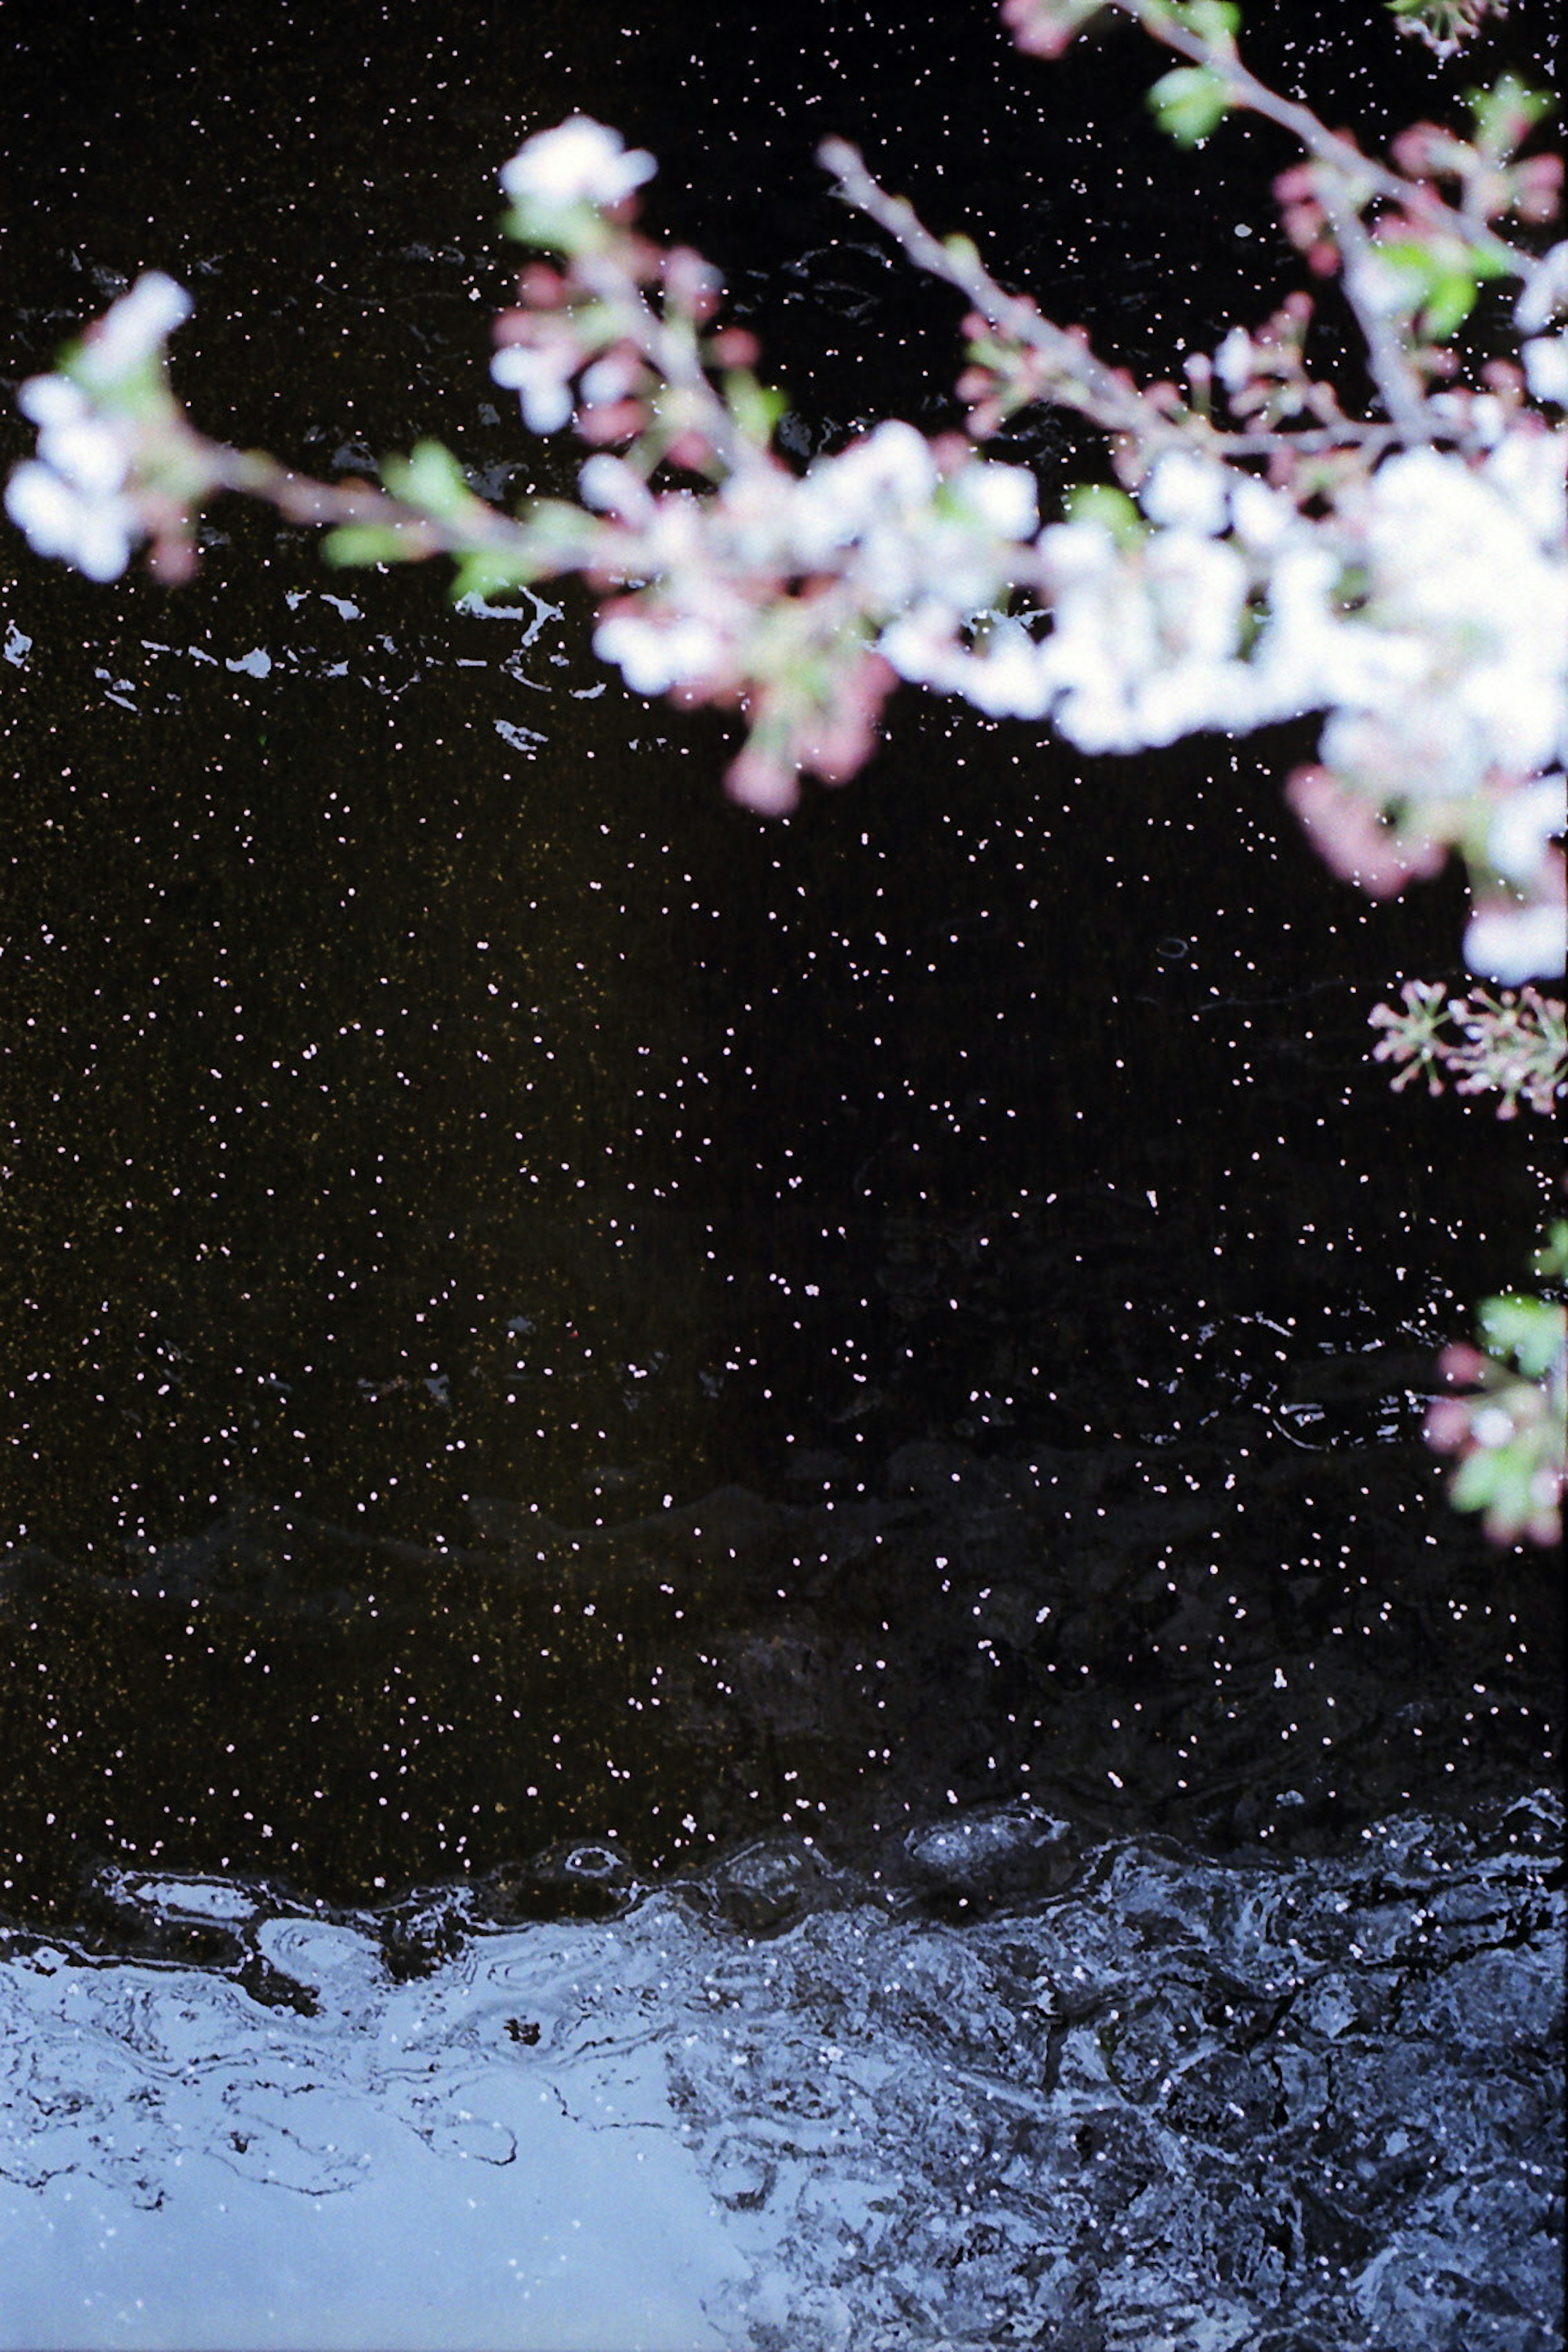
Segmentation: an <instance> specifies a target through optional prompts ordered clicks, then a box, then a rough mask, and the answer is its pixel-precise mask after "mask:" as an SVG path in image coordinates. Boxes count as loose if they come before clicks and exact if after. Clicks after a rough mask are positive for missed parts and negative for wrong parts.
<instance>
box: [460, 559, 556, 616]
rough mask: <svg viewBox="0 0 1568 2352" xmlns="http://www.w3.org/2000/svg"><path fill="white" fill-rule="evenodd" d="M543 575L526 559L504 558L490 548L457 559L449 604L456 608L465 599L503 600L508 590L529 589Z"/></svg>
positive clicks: (541, 569) (534, 563)
mask: <svg viewBox="0 0 1568 2352" xmlns="http://www.w3.org/2000/svg"><path fill="white" fill-rule="evenodd" d="M543 571H544V566H543V565H542V563H541V562H537V561H536V560H535V559H533V558H532V557H530V556H522V555H514V556H506V555H500V554H498V553H497V552H496V551H495V550H494V549H493V548H485V549H480V550H476V551H474V552H473V553H471V554H468V555H465V556H463V557H461V558H460V559H459V561H458V565H457V569H456V571H455V572H454V574H453V578H452V601H453V603H454V604H460V603H461V601H462V599H463V598H464V597H465V596H478V597H479V598H480V600H481V601H488V599H489V598H490V597H491V596H504V595H505V594H506V593H507V591H508V590H509V589H511V588H527V587H531V585H532V583H533V582H534V581H535V580H537V579H539V578H540V577H541V576H542V572H543Z"/></svg>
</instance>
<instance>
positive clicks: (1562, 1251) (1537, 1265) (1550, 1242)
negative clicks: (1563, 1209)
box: [1530, 1217, 1568, 1282]
mask: <svg viewBox="0 0 1568 2352" xmlns="http://www.w3.org/2000/svg"><path fill="white" fill-rule="evenodd" d="M1530 1266H1531V1273H1532V1274H1538V1275H1539V1276H1541V1279H1542V1282H1551V1281H1552V1280H1553V1279H1556V1280H1559V1281H1560V1280H1561V1279H1562V1277H1563V1276H1564V1275H1568V1219H1564V1218H1562V1217H1554V1218H1553V1219H1552V1223H1551V1224H1550V1225H1548V1227H1547V1228H1546V1239H1545V1242H1544V1243H1543V1244H1542V1247H1541V1248H1540V1249H1538V1250H1537V1251H1536V1253H1535V1255H1534V1256H1533V1257H1532V1258H1531V1261H1530Z"/></svg>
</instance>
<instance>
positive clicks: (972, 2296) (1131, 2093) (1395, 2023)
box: [0, 1800, 1563, 2352]
mask: <svg viewBox="0 0 1568 2352" xmlns="http://www.w3.org/2000/svg"><path fill="white" fill-rule="evenodd" d="M1032 1826H1035V1825H1032V1824H1030V1823H1028V1822H1026V1821H1025V1820H1024V1818H1023V1817H1022V1816H1020V1815H1018V1814H1017V1813H1016V1812H1015V1814H1014V1815H1013V1816H1012V1817H1011V1819H1010V1820H1008V1821H1001V1820H998V1819H997V1818H996V1817H994V1816H993V1817H990V1818H984V1817H982V1818H978V1819H977V1818H975V1817H973V1816H970V1817H966V1818H964V1819H963V1820H962V1821H960V1822H957V1823H955V1824H954V1825H953V1826H952V1828H951V1829H949V1830H948V1831H947V1832H945V1833H944V1837H943V1840H942V1841H941V1852H940V1853H932V1852H931V1850H930V1849H931V1840H930V1839H927V1840H926V1841H924V1842H923V1843H924V1846H925V1848H926V1851H925V1852H924V1853H922V1854H921V1855H920V1856H918V1857H916V1860H917V1864H918V1870H917V1874H918V1875H920V1876H921V1877H922V1878H923V1881H924V1885H925V1890H926V1892H925V1899H924V1900H923V1901H922V1900H921V1897H920V1896H919V1895H916V1894H914V1893H913V1892H912V1891H911V1889H910V1887H909V1886H908V1885H905V1886H904V1887H903V1888H902V1890H901V1891H900V1892H898V1893H890V1892H889V1890H888V1888H887V1887H886V1886H885V1885H884V1884H881V1883H879V1881H877V1880H868V1879H867V1878H865V1877H861V1876H857V1875H855V1874H843V1873H836V1872H834V1871H832V1870H830V1869H827V1868H826V1867H825V1866H824V1865H823V1864H822V1863H821V1862H820V1861H819V1860H818V1859H817V1858H816V1855H815V1854H814V1853H813V1850H812V1849H811V1848H810V1847H809V1845H803V1844H801V1843H794V1844H787V1843H773V1844H772V1845H763V1846H757V1847H752V1848H751V1849H748V1850H746V1851H744V1852H742V1853H739V1854H737V1855H736V1856H735V1857H734V1858H733V1859H732V1860H731V1863H730V1864H728V1865H727V1866H726V1867H725V1869H723V1870H722V1871H721V1872H719V1873H716V1874H708V1875H706V1876H704V1877H702V1878H700V1879H694V1880H691V1881H688V1882H685V1883H683V1884H681V1885H679V1886H677V1887H675V1888H672V1889H671V1890H670V1891H668V1892H667V1893H665V1894H662V1895H652V1896H647V1897H645V1898H643V1899H641V1900H637V1898H636V1895H635V1890H632V1889H629V1888H628V1889H624V1890H623V1893H622V1900H623V1902H627V1903H629V1904H630V1907H629V1908H626V1910H625V1911H624V1912H623V1914H622V1916H619V1917H617V1918H616V1919H615V1920H614V1921H613V1922H612V1923H610V1924H606V1925H605V1926H603V1927H574V1926H571V1925H568V1924H552V1925H539V1926H535V1927H528V1928H524V1929H518V1928H516V1927H502V1926H499V1925H496V1924H494V1913H495V1907H496V1905H497V1902H498V1898H500V1896H501V1890H500V1889H498V1888H496V1887H493V1886H492V1887H490V1888H489V1889H486V1890H484V1891H483V1892H482V1893H481V1894H480V1895H479V1897H478V1898H476V1896H475V1895H473V1894H472V1893H468V1894H464V1895H455V1896H454V1895H448V1896H447V1897H445V1898H437V1899H433V1900H430V1901H428V1902H427V1903H426V1904H425V1905H423V1906H419V1907H418V1908H417V1909H410V1910H408V1911H405V1912H404V1913H402V1914H400V1915H395V1916H389V1917H384V1918H383V1919H382V1920H381V1921H380V1922H375V1921H373V1920H370V1919H366V1918H355V1919H348V1920H345V1919H331V1918H325V1917H320V1916H315V1917H312V1916H300V1915H299V1914H298V1913H290V1912H289V1910H288V1909H287V1908H286V1907H285V1908H279V1907H278V1906H276V1904H275V1903H274V1902H273V1901H271V1900H269V1899H268V1896H267V1895H265V1893H263V1892H260V1891H258V1892H257V1893H256V1894H255V1895H253V1897H252V1901H251V1903H250V1904H249V1905H247V1903H246V1902H245V1899H244V1896H243V1895H242V1894H241V1893H240V1891H239V1890H237V1889H233V1888H230V1887H226V1886H224V1885H215V1884H214V1883H212V1882H195V1883H187V1884H183V1885H182V1884H181V1883H179V1882H171V1881H168V1880H164V1881H155V1880H146V1879H142V1880H134V1879H122V1880H118V1881H115V1882H112V1883H110V1885H106V1886H105V1888H104V1889H103V1893H104V1895H105V1897H106V1899H108V1900H110V1901H112V1903H113V1904H114V1905H115V1906H117V1907H118V1909H119V1912H120V1915H121V1926H122V1931H123V1932H125V1933H128V1934H130V1935H132V1936H133V1937H134V1936H139V1937H142V1938H143V1939H145V1938H147V1937H153V1939H155V1940H161V1941H162V1943H163V1952H164V1957H163V1959H162V1960H161V1961H160V1962H158V1963H152V1962H142V1963H140V1964H137V1965H122V1966H121V1967H117V1968H110V1969H104V1968H101V1967H98V1966H94V1965H93V1963H92V1961H91V1959H90V1958H89V1955H87V1954H86V1953H84V1952H83V1951H81V1950H80V1949H79V1948H72V1947H71V1946H70V1945H68V1944H67V1945H61V1944H58V1943H54V1944H40V1943H28V1942H26V1941H17V1942H16V1943H15V1944H14V1945H13V1947H12V1948H11V1949H10V1950H9V1951H7V1952H5V1954H4V1955H3V1956H0V2016H3V2018H4V2023H5V2032H4V2037H3V2045H4V2047H5V2051H6V2052H7V2053H9V2054H8V2057H7V2060H6V2062H5V2070H4V2073H3V2074H0V2114H3V2115H4V2117H5V2124H6V2126H7V2128H8V2130H9V2132H10V2133H11V2134H12V2135H14V2137H13V2139H12V2143H11V2144H12V2148H13V2153H12V2154H11V2155H9V2156H8V2157H7V2158H5V2162H4V2165H3V2166H0V2254H3V2255H4V2261H5V2278H6V2288H5V2294H6V2297H7V2304H8V2307H9V2312H10V2314H11V2330H12V2340H16V2341H25V2342H26V2343H28V2344H30V2345H38V2346H44V2345H62V2346H63V2345H71V2346H80V2345H85V2344H91V2345H94V2346H97V2345H106V2346H107V2345H113V2346H127V2347H131V2346H160V2345H163V2344H167V2343H171V2342H179V2343H185V2342H193V2341H198V2340H199V2341H200V2342H202V2343H204V2344H212V2345H216V2346H220V2347H230V2346H236V2347H246V2346H258V2345H260V2346H268V2347H271V2346H281V2345H315V2346H322V2345H325V2346H333V2347H336V2346H360V2345H363V2344H366V2343H373V2342H374V2343H375V2344H381V2345H392V2346H397V2347H403V2346H408V2347H426V2346H430V2345H488V2344H497V2343H506V2344H509V2345H513V2346H518V2347H538V2352H559V2348H560V2347H563V2346H572V2345H582V2346H586V2347H598V2352H621V2347H630V2346H633V2345H637V2346H642V2347H660V2352H663V2347H670V2352H674V2347H680V2352H686V2347H693V2352H695V2347H707V2346H721V2345H742V2344H748V2345H752V2346H755V2347H777V2352H784V2347H789V2352H826V2347H841V2346H849V2345H854V2346H872V2347H887V2348H888V2352H892V2347H905V2346H909V2345H912V2344H922V2345H923V2344H928V2343H929V2344H933V2345H934V2344H938V2343H940V2344H942V2345H943V2346H948V2347H955V2346H962V2347H972V2346H973V2347H980V2346H984V2345H1000V2344H1014V2343H1037V2342H1046V2343H1049V2344H1051V2345H1053V2346H1055V2347H1063V2352H1068V2347H1070V2352H1111V2347H1125V2352H1149V2347H1151V2346H1154V2345H1176V2344H1180V2345H1182V2346H1191V2347H1205V2352H1232V2347H1234V2352H1243V2347H1246V2352H1258V2347H1262V2346H1264V2345H1267V2346H1268V2347H1271V2352H1287V2347H1291V2352H1305V2347H1309V2346H1310V2347H1315V2352H1367V2347H1416V2346H1420V2347H1424V2352H1425V2347H1436V2346H1454V2347H1459V2346H1464V2347H1473V2346H1475V2345H1478V2344H1488V2345H1492V2346H1497V2347H1510V2348H1511V2352H1548V2347H1550V2346H1551V2344H1552V2342H1553V2341H1554V2340H1555V2337H1554V2331H1553V2327H1552V2308H1551V2305H1552V2296H1551V2291H1550V2286H1549V2284H1548V2282H1549V2281H1550V2279H1551V2276H1552V2270H1553V2268H1554V2261H1555V2248H1556V2243H1557V2239H1558V2234H1559V2232H1560V2230H1561V2223H1562V2210H1561V2198H1560V2195H1559V2189H1560V2181H1559V2177H1558V2170H1557V2167H1556V2165H1555V2163H1554V2161H1553V2147H1552V2139H1553V2135H1552V2105H1553V2101H1552V2053H1553V2051H1554V2049H1555V2046H1556V2042H1557V2038H1558V2035H1559V2033H1560V2031H1561V2007H1562V1996H1561V1963H1562V1942H1563V1904H1562V1895H1561V1889H1560V1886H1559V1888H1558V1890H1557V1891H1556V1892H1555V1893H1553V1892H1552V1884H1551V1882H1552V1876H1553V1874H1552V1869H1551V1857H1552V1852H1553V1850H1554V1848H1555V1846H1556V1843H1557V1842H1558V1839H1559V1836H1560V1832H1561V1809H1560V1808H1559V1807H1558V1806H1557V1805H1556V1804H1555V1802H1554V1801H1550V1800H1543V1801H1541V1802H1540V1803H1537V1804H1534V1805H1531V1804H1530V1803H1523V1804H1521V1805H1518V1806H1516V1807H1515V1808H1513V1810H1512V1811H1510V1813H1508V1814H1507V1815H1506V1816H1505V1817H1500V1816H1498V1815H1497V1814H1495V1813H1494V1815H1493V1817H1492V1818H1491V1819H1490V1820H1489V1822H1487V1823H1486V1824H1485V1826H1484V1827H1483V1828H1481V1829H1479V1831H1478V1832H1474V1833H1466V1832H1456V1831H1455V1829H1454V1828H1453V1827H1452V1826H1451V1825H1449V1824H1446V1823H1442V1822H1433V1821H1432V1820H1430V1819H1423V1818H1422V1817H1421V1816H1419V1815H1407V1816H1405V1817H1403V1818H1401V1819H1399V1820H1396V1821H1393V1822H1381V1823H1377V1824H1375V1825H1369V1826H1368V1827H1367V1828H1366V1829H1364V1830H1363V1833H1362V1836H1361V1838H1360V1840H1359V1841H1358V1842H1357V1843H1356V1845H1355V1847H1354V1849H1353V1851H1352V1852H1351V1853H1349V1854H1347V1855H1346V1856H1344V1857H1342V1858H1339V1859H1336V1860H1334V1861H1331V1862H1330V1861H1325V1862H1321V1863H1302V1864H1297V1865H1295V1866H1293V1867H1289V1868H1280V1867H1279V1866H1277V1865H1275V1864H1268V1863H1262V1862H1260V1863H1255V1864H1247V1865H1233V1866H1231V1867H1229V1868H1216V1867H1215V1866H1214V1865H1212V1864H1203V1863H1199V1862H1197V1861H1195V1860H1194V1857H1193V1856H1191V1855H1190V1854H1185V1853H1183V1852H1182V1851H1181V1850H1180V1849H1179V1848H1177V1847H1174V1846H1171V1845H1166V1844H1162V1843H1159V1842H1154V1843H1147V1842H1130V1843H1112V1844H1110V1845H1105V1846H1100V1847H1098V1848H1095V1849H1092V1850H1091V1851H1089V1853H1087V1854H1085V1855H1084V1856H1083V1857H1082V1858H1081V1862H1080V1864H1079V1867H1077V1868H1076V1869H1075V1870H1073V1871H1072V1872H1071V1874H1070V1875H1069V1876H1068V1883H1067V1885H1065V1887H1064V1888H1063V1889H1062V1891H1061V1892H1060V1893H1058V1895H1054V1896H1051V1897H1048V1898H1047V1899H1046V1900H1045V1901H1044V1902H1041V1901H1039V1900H1035V1901H1032V1902H1028V1903H1026V1904H1025V1905H1024V1906H1021V1907H1019V1906H1015V1905H1012V1904H1009V1903H1006V1902H1005V1901H1003V1902H1001V1903H1000V1904H999V1905H998V1904H997V1902H996V1892H997V1889H998V1888H999V1887H1001V1886H1004V1885H1005V1884H1006V1881H1007V1876H1008V1867H1009V1864H1010V1863H1012V1864H1016V1861H1017V1858H1018V1853H1019V1849H1020V1847H1028V1846H1029V1845H1030V1843H1031V1841H1030V1838H1029V1834H1028V1832H1029V1830H1030V1828H1031V1827H1032ZM1035 1850H1036V1851H1037V1849H1035ZM563 1865H564V1866H565V1867H566V1868H568V1869H576V1870H577V1871H579V1872H580V1873H582V1874H584V1875H585V1876H587V1877H590V1878H592V1877H593V1876H595V1874H596V1873H597V1872H598V1870H599V1869H600V1867H601V1857H599V1856H597V1855H596V1854H595V1853H594V1852H593V1851H592V1850H584V1851H580V1852H578V1853H576V1854H574V1855H567V1856H564V1857H563ZM939 1881H940V1883H941V1884H942V1885H943V1886H944V1887H945V1889H946V1891H947V1892H948V1893H949V1894H951V1893H952V1891H953V1890H955V1889H957V1888H963V1889H965V1890H967V1893H968V1895H969V1896H970V1898H972V1899H973V1900H976V1901H983V1900H984V1898H985V1896H986V1895H990V1896H991V1898H992V1902H991V1905H990V1906H989V1916H986V1917H985V1918H984V1922H983V1924H976V1925H973V1926H970V1927H964V1928H962V1929H960V1928H957V1927H953V1926H952V1924H950V1923H949V1922H946V1921H943V1920H942V1919H940V1918H938V1917H936V1916H932V1912H931V1895H932V1894H933V1892H934V1890H935V1888H936V1886H937V1885H938V1883H939ZM502 1899H503V1900H504V1898H502ZM182 1939H184V1940H185V1941H186V1943H187V1944H189V1943H191V1942H194V1941H195V1940H196V1939H205V1942H206V1944H207V1947H208V1949H209V1953H210V1955H211V1957H210V1958H209V1959H208V1963H207V1965H206V1966H205V1968H197V1967H195V1966H193V1965H191V1963H190V1962H189V1960H182V1959H181V1958H177V1957H176V1954H177V1953H178V1951H179V1948H180V1945H181V1942H182ZM24 2053H26V2054H24ZM24 2146H25V2147H26V2151H27V2152H26V2156H25V2157H24V2156H22V2155H21V2154H20V2149H21V2148H22V2147H24Z"/></svg>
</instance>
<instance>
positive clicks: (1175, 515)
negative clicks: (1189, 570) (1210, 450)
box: [1138, 449, 1229, 538]
mask: <svg viewBox="0 0 1568 2352" xmlns="http://www.w3.org/2000/svg"><path fill="white" fill-rule="evenodd" d="M1138 503H1139V505H1140V506H1141V507H1142V509H1143V511H1144V513H1145V514H1146V515H1147V516H1148V518H1149V520H1150V521H1151V522H1154V523H1163V524H1166V525H1170V526H1178V525H1179V526H1181V527H1183V528H1184V529H1186V530H1195V531H1201V532H1202V533H1203V534H1204V535H1205V537H1209V538H1212V537H1215V536H1216V535H1217V534H1218V533H1219V532H1220V531H1222V530H1224V529H1225V526H1226V514H1227V512H1228V509H1229V497H1228V488H1227V477H1226V468H1225V467H1223V466H1220V465H1216V464H1215V460H1214V459H1213V458H1212V457H1200V456H1199V455H1198V454H1197V452H1196V451H1195V450H1188V449H1167V450H1165V451H1164V453H1163V455H1162V456H1161V457H1156V459H1155V460H1154V464H1153V467H1152V470H1151V472H1150V475H1149V478H1148V480H1147V481H1146V482H1145V483H1144V485H1143V487H1142V489H1141V490H1140V491H1139V493H1138Z"/></svg>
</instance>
